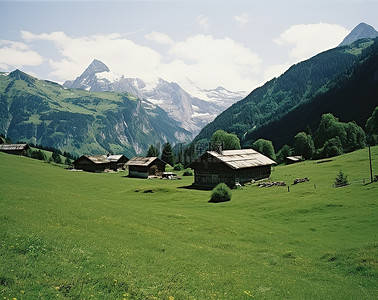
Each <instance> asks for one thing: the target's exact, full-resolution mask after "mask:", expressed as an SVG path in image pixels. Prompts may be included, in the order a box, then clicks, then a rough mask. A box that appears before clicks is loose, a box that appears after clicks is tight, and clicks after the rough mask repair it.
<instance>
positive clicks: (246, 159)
mask: <svg viewBox="0 0 378 300" xmlns="http://www.w3.org/2000/svg"><path fill="white" fill-rule="evenodd" d="M275 164H276V162H275V161H273V160H271V159H270V158H268V157H266V156H265V155H263V154H261V153H259V152H257V151H255V150H253V149H240V150H224V151H219V152H216V151H207V152H206V153H205V154H203V155H202V156H201V157H199V158H198V159H197V160H196V161H194V162H193V163H192V164H191V165H190V167H191V168H192V169H194V183H193V186H198V187H210V188H211V187H214V186H216V185H217V184H218V183H221V182H224V183H226V184H227V185H228V186H231V187H233V186H235V185H236V184H238V183H239V184H243V183H246V182H249V181H252V180H260V179H264V178H268V177H270V174H271V166H272V165H275Z"/></svg>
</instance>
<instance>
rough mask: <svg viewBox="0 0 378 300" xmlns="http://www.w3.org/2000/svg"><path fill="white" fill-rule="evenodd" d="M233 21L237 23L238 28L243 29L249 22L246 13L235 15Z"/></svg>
mask: <svg viewBox="0 0 378 300" xmlns="http://www.w3.org/2000/svg"><path fill="white" fill-rule="evenodd" d="M234 20H235V21H236V22H237V23H238V26H239V27H244V26H245V25H247V24H248V22H249V15H248V14H247V13H243V14H241V15H236V16H234Z"/></svg>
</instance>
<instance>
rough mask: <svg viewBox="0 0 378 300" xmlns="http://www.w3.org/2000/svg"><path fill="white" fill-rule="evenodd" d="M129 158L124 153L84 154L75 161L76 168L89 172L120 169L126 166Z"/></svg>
mask: <svg viewBox="0 0 378 300" xmlns="http://www.w3.org/2000/svg"><path fill="white" fill-rule="evenodd" d="M127 161H128V158H127V157H126V156H124V155H82V156H80V157H79V158H78V159H77V160H75V161H74V162H73V165H74V168H75V169H76V170H83V171H87V172H105V171H109V170H113V171H118V170H120V169H122V168H124V166H125V164H126V162H127Z"/></svg>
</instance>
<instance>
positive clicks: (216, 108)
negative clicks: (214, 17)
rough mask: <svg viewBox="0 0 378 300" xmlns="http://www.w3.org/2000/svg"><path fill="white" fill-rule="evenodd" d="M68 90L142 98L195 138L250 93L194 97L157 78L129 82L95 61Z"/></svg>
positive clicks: (221, 90) (204, 93)
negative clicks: (123, 93)
mask: <svg viewBox="0 0 378 300" xmlns="http://www.w3.org/2000/svg"><path fill="white" fill-rule="evenodd" d="M63 86H64V87H67V88H75V89H83V90H87V91H92V92H104V91H116V92H127V93H130V94H133V95H136V96H137V97H139V99H141V100H142V104H143V105H144V106H148V107H150V106H151V104H153V105H155V106H159V107H161V108H162V109H163V110H165V111H166V112H167V114H168V115H169V116H170V117H172V118H173V119H174V120H176V121H177V122H179V124H180V126H181V127H182V128H184V129H185V130H188V131H190V132H192V133H193V137H194V136H195V135H196V134H198V132H199V131H200V130H201V129H202V128H203V127H204V126H205V125H206V124H208V123H209V122H211V121H212V120H213V119H214V118H215V117H216V116H217V115H219V114H220V113H221V112H222V111H224V110H225V109H226V108H228V107H229V106H230V105H232V104H233V103H235V102H237V101H238V100H240V99H242V98H244V97H245V95H246V94H247V93H246V92H231V91H229V90H227V89H225V88H222V87H220V86H219V87H217V88H216V89H212V90H204V89H198V92H197V93H198V94H200V95H201V97H202V98H203V99H200V98H198V97H193V96H191V95H190V94H189V93H187V92H186V91H185V90H184V89H183V88H181V87H180V86H179V85H178V84H177V83H174V82H168V81H165V80H163V79H162V78H156V79H155V80H154V81H153V82H146V81H144V80H142V79H140V78H126V77H125V76H124V75H120V74H117V73H113V72H111V71H110V69H109V68H108V67H107V66H106V65H105V64H104V63H103V62H101V61H99V60H97V59H94V60H93V62H92V63H91V64H90V65H89V66H88V68H87V69H86V70H85V71H84V72H83V73H82V74H81V75H80V76H79V77H77V78H76V79H75V80H73V81H66V82H65V83H64V84H63Z"/></svg>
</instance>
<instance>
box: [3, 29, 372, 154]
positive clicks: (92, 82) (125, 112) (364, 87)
mask: <svg viewBox="0 0 378 300" xmlns="http://www.w3.org/2000/svg"><path fill="white" fill-rule="evenodd" d="M365 29H366V30H365ZM373 30H374V29H373ZM361 32H364V33H363V35H369V34H371V28H369V26H368V25H366V24H363V23H362V25H361V24H360V25H358V26H357V27H356V28H355V29H354V30H353V31H352V32H351V33H350V34H349V35H348V37H347V38H348V41H352V43H351V44H348V45H342V46H339V47H337V48H334V49H331V50H328V51H325V52H323V53H320V54H318V55H316V56H314V57H312V58H310V59H308V60H306V61H303V62H301V63H298V64H296V65H293V66H292V67H291V68H290V69H289V70H287V71H286V72H285V73H284V74H282V75H281V76H279V77H278V78H274V79H272V80H270V81H269V82H267V83H266V84H264V85H263V86H261V87H259V88H257V89H255V90H253V91H252V92H251V93H250V94H249V95H247V96H246V97H245V98H244V99H242V100H240V101H238V102H236V99H237V98H238V97H241V94H242V93H234V92H230V91H227V90H226V89H224V88H222V87H218V88H217V89H214V90H202V91H201V93H202V95H203V97H201V98H202V99H200V98H197V97H192V96H191V95H189V94H188V93H187V92H185V91H184V90H183V89H182V88H181V87H180V86H179V85H178V84H176V83H173V82H167V81H165V80H163V79H161V78H160V79H157V80H156V81H155V82H153V83H146V82H145V81H143V80H142V79H138V78H125V77H124V76H123V75H118V74H115V73H112V72H111V71H110V69H109V68H108V67H107V66H106V65H105V64H104V63H102V62H101V61H99V60H94V61H93V62H92V63H91V64H90V65H89V66H88V68H87V69H86V70H85V71H84V72H83V74H82V75H81V76H79V77H78V78H77V79H76V80H74V81H67V82H65V84H64V86H61V85H59V84H57V83H54V82H51V81H48V80H39V79H37V78H34V77H32V76H30V75H28V74H26V73H23V72H21V71H19V70H15V71H13V72H11V73H0V133H3V134H5V135H6V136H8V137H11V138H12V139H13V140H14V141H17V140H18V141H25V142H31V143H34V144H42V145H44V146H48V147H54V148H60V149H61V150H62V151H66V152H71V153H72V154H76V155H81V154H104V153H105V152H113V153H124V154H125V155H126V156H134V155H138V154H139V155H140V154H143V153H144V152H145V151H146V150H147V148H148V146H149V145H151V144H155V145H158V144H162V143H164V142H166V141H169V142H171V143H172V144H177V143H187V142H190V141H191V140H192V139H193V136H194V134H195V133H196V132H197V131H199V130H200V128H201V127H202V126H203V125H204V124H206V123H208V122H210V121H211V120H212V118H214V116H215V115H217V114H218V113H219V112H220V111H222V110H224V109H225V110H224V111H223V112H222V113H220V114H219V115H218V116H217V117H216V118H215V119H214V120H213V121H212V122H210V123H208V124H207V125H206V126H205V127H204V128H203V129H202V130H201V131H200V133H199V134H198V135H197V136H196V138H195V139H194V141H193V142H194V143H202V142H207V141H208V140H209V139H210V137H211V135H212V134H213V132H215V131H216V130H218V129H223V130H225V131H227V132H233V133H236V134H237V135H238V136H239V138H240V139H241V142H242V146H244V147H249V146H251V144H252V143H253V141H255V140H256V139H258V138H266V139H270V140H272V141H273V143H274V145H275V147H276V150H277V149H279V147H281V146H282V145H283V144H287V143H289V144H290V142H291V141H292V139H293V137H294V136H295V134H296V133H297V132H298V131H303V130H304V128H305V127H310V129H311V130H314V129H315V128H316V127H317V125H318V122H319V120H320V116H321V115H322V114H323V113H327V112H332V113H333V114H334V115H335V116H336V117H338V118H340V119H341V121H352V120H354V121H356V122H357V124H358V125H360V126H364V125H365V122H366V119H367V117H368V116H370V115H371V113H372V111H373V109H374V107H375V106H377V105H378V54H377V51H378V50H377V49H378V38H376V39H371V38H363V39H360V37H361V34H362V33H361ZM363 35H362V36H363ZM347 38H346V39H347ZM356 39H357V41H355V40H356ZM104 91H105V92H104ZM231 103H234V104H232V106H231V107H229V108H227V109H226V107H227V106H229V105H230V104H231ZM307 125H308V126H307Z"/></svg>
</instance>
